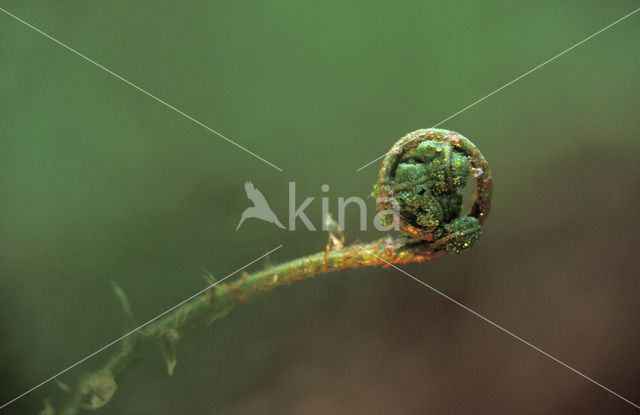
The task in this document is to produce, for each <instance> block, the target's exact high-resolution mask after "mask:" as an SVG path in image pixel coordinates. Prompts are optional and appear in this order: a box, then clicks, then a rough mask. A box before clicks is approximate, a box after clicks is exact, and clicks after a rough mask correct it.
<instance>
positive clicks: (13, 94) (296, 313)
mask: <svg viewBox="0 0 640 415" xmlns="http://www.w3.org/2000/svg"><path fill="white" fill-rule="evenodd" d="M636 6H637V2H635V1H618V2H602V1H588V2H585V1H578V0H572V1H557V0H554V1H550V0H544V1H538V2H512V1H485V2H473V1H453V2H431V1H407V2H397V3H396V2H383V1H373V2H371V1H369V2H365V1H357V2H339V1H322V2H309V1H302V2H299V1H275V2H259V1H189V2H179V3H176V2H166V1H153V2H151V1H139V2H129V1H126V2H125V1H110V2H96V1H79V0H68V1H65V2H50V1H28V2H24V1H17V0H3V1H2V2H0V7H2V8H5V9H7V10H8V11H10V12H11V13H14V14H16V15H17V16H19V17H21V18H23V19H25V20H26V21H28V22H29V23H31V24H33V25H34V26H36V27H38V28H39V29H41V30H43V31H45V32H46V33H48V34H50V35H51V36H53V37H55V38H57V39H59V40H60V41H62V42H65V43H67V44H68V45H69V46H71V47H72V48H75V49H76V50H78V51H79V52H81V53H84V54H86V55H87V56H89V57H90V58H92V59H95V60H96V61H97V62H99V63H101V64H103V65H105V66H106V67H108V68H109V69H111V70H113V71H115V72H117V73H119V74H121V75H122V76H123V77H125V78H126V79H128V80H130V81H132V82H134V83H136V84H138V85H140V86H141V87H142V88H145V89H147V90H148V91H149V92H151V93H152V94H155V95H157V96H158V97H160V98H162V99H164V100H166V101H167V102H169V103H170V104H172V105H174V106H176V107H177V108H179V109H181V110H183V111H185V112H186V113H187V114H189V115H191V116H193V117H194V118H196V119H197V120H199V121H201V122H203V123H204V124H206V125H208V126H210V127H212V128H214V129H216V130H218V131H220V132H221V133H222V134H225V135H227V136H228V137H230V138H232V139H234V140H236V141H237V142H238V143H240V144H242V145H243V146H246V147H247V148H249V149H251V150H252V151H253V152H255V153H257V154H259V155H260V156H262V157H264V158H265V159H267V160H269V161H271V162H272V163H274V164H276V165H278V166H280V167H281V168H283V169H284V170H285V171H284V173H281V172H278V171H276V170H275V169H273V168H271V167H269V166H268V165H266V164H264V163H263V162H261V161H259V160H257V159H255V158H253V157H252V156H250V155H249V154H247V153H244V152H242V151H240V150H239V149H237V148H235V147H234V146H232V145H230V144H229V143H227V142H225V141H223V140H222V139H220V138H219V137H217V136H215V135H213V134H211V133H209V132H208V131H206V130H204V129H203V128H201V127H199V126H198V125H196V124H194V123H193V122H191V121H189V120H187V119H185V118H184V117H182V116H180V115H178V114H176V113H175V112H172V111H171V110H169V109H168V108H166V107H164V106H162V105H161V104H159V103H157V102H155V101H153V100H152V99H150V98H149V97H147V96H145V95H143V94H141V93H140V92H139V91H136V90H135V89H133V88H132V87H130V86H128V85H126V84H124V83H123V82H121V81H119V80H118V79H116V78H114V77H112V76H111V75H109V74H107V73H106V72H104V71H102V70H100V69H99V68H97V67H95V66H93V65H91V64H89V63H88V62H86V61H84V60H82V59H81V58H80V57H78V56H76V55H73V54H72V53H71V52H69V51H67V50H65V49H64V48H62V47H60V46H59V45H56V44H55V43H53V42H52V41H51V40H49V39H46V38H45V37H43V36H42V35H40V34H38V33H36V32H35V31H33V30H31V29H29V28H28V27H26V26H24V25H23V24H21V23H19V22H17V21H15V20H14V19H12V18H10V17H9V16H7V15H5V14H3V13H0V209H1V210H2V212H1V215H0V339H1V340H0V379H1V380H0V402H2V403H4V402H6V401H8V400H10V399H12V398H14V397H15V396H17V395H18V394H20V393H22V392H24V391H25V390H26V389H28V388H30V387H32V386H34V385H36V384H37V383H39V382H41V381H42V380H44V379H46V378H47V377H49V376H51V375H53V374H54V373H56V372H58V371H59V370H62V369H63V368H65V367H67V366H68V365H70V364H71V363H73V362H75V361H77V360H79V359H80V358H82V357H84V356H86V355H87V354H89V353H91V352H93V351H95V350H96V349H98V348H99V347H101V346H103V345H105V344H106V343H108V342H109V341H111V340H113V339H115V338H117V337H118V336H120V335H121V334H122V333H123V331H124V318H123V316H122V313H121V311H120V309H119V306H118V304H117V302H116V300H115V298H114V296H113V294H112V292H111V287H110V281H111V280H114V281H117V282H118V284H120V286H121V287H122V288H123V289H124V290H125V291H126V292H127V294H128V295H129V298H130V300H131V303H132V307H133V310H134V313H135V317H136V319H137V321H138V322H139V323H142V322H144V321H147V320H148V319H150V318H152V317H153V316H155V315H156V314H158V313H160V312H161V311H164V310H165V309H167V308H169V307H170V306H172V305H174V304H175V303H177V302H179V301H181V300H182V299H184V298H186V297H188V296H190V295H191V294H192V293H194V292H196V291H198V290H200V289H202V288H203V287H204V286H205V281H204V280H203V278H202V276H203V275H205V274H207V273H208V272H211V273H213V274H214V275H216V276H218V277H222V276H225V275H227V274H228V273H230V272H232V271H233V270H235V269H237V268H238V267H240V266H242V265H244V264H246V263H247V262H249V261H250V260H252V259H254V258H256V257H258V256H260V255H262V254H263V253H264V252H266V251H268V250H270V249H272V248H273V247H275V246H277V245H279V244H284V247H283V248H282V249H280V250H279V251H277V252H276V253H275V254H274V255H273V257H272V261H273V262H276V263H277V262H283V261H286V260H288V259H293V258H296V257H298V256H301V255H305V254H309V253H312V252H316V251H319V250H321V249H322V248H323V246H324V243H325V238H326V235H324V234H322V233H321V232H309V231H306V230H304V229H299V230H297V231H295V232H289V231H284V230H280V229H277V228H276V227H275V226H273V225H270V224H267V223H262V222H259V221H257V220H250V221H248V222H246V223H245V225H243V227H242V228H241V229H240V230H239V231H238V232H235V226H236V224H237V222H238V220H239V218H240V214H241V213H242V211H243V210H244V209H245V208H246V207H248V200H247V199H246V198H245V194H244V189H243V183H244V182H245V181H247V180H250V181H253V182H254V184H255V185H256V186H257V187H258V188H259V189H260V190H261V191H262V192H263V193H264V194H265V195H266V196H267V198H268V199H269V201H270V203H271V205H272V207H273V209H274V211H275V212H276V213H277V214H278V215H279V216H280V218H281V220H285V221H286V216H287V204H288V201H287V183H288V182H289V181H295V182H297V186H298V197H299V199H302V198H305V197H307V196H316V201H315V202H314V203H313V204H312V206H311V208H310V209H308V210H307V212H308V213H309V216H310V218H311V219H312V221H314V222H316V223H319V220H320V215H321V213H320V203H319V200H317V198H319V197H321V196H322V195H323V194H322V193H321V191H320V186H321V185H322V184H325V183H326V184H329V185H330V186H331V190H330V191H329V192H328V194H327V195H328V196H329V197H330V198H331V209H332V210H334V211H335V209H336V206H337V197H338V196H365V195H368V194H369V193H370V191H371V187H372V184H373V182H374V181H375V176H376V174H377V169H378V166H379V163H376V164H374V165H372V166H370V167H368V168H367V169H365V170H363V171H361V172H359V173H356V169H357V168H359V167H360V166H362V165H363V164H365V163H367V162H369V161H370V160H372V159H373V158H375V157H378V156H380V155H381V154H383V153H384V152H386V151H387V150H388V149H389V148H390V147H391V145H392V144H393V143H394V142H395V141H396V140H397V139H399V138H400V137H401V136H402V135H404V134H405V133H407V132H409V131H412V130H416V129H418V128H427V127H430V126H432V125H434V124H435V123H437V122H439V121H441V120H442V119H444V118H446V117H448V116H449V115H451V114H453V113H455V112H456V111H458V110H460V109H461V108H463V107H465V106H466V105H468V104H470V103H472V102H473V101H475V100H476V99H478V98H481V97H482V96H484V95H485V94H487V93H489V92H491V91H493V90H494V89H496V88H498V87H499V86H501V85H503V84H505V83H506V82H508V81H510V80H511V79H513V78H515V77H516V76H518V75H520V74H522V73H524V72H526V71H528V70H529V69H531V68H533V67H534V66H536V65H538V64H539V63H542V62H543V61H545V60H546V59H548V58H549V57H551V56H553V55H554V54H556V53H559V52H561V51H562V50H564V49H566V48H568V47H569V46H571V45H573V44H574V43H576V42H578V41H580V40H582V39H584V38H585V37H587V36H588V35H590V34H592V33H594V32H595V31H597V30H599V29H601V28H602V27H604V26H606V25H607V24H609V23H611V22H612V21H614V20H616V19H618V18H620V17H622V16H623V15H625V14H626V13H629V12H630V11H632V10H633V9H634V8H635V7H636ZM639 36H640V14H638V15H634V16H632V17H630V18H629V19H627V20H625V21H624V22H622V23H620V24H618V25H616V26H614V27H613V28H611V29H609V30H608V31H606V32H604V33H602V34H601V35H599V36H597V37H596V38H594V39H592V40H590V41H588V42H587V43H585V44H584V45H582V46H580V47H578V48H576V49H575V50H573V51H571V52H570V53H567V54H566V55H564V56H562V57H561V58H559V59H558V60H557V61H554V62H552V63H550V64H549V65H547V66H544V67H543V68H541V69H539V70H538V71H536V72H534V73H532V74H531V75H529V76H528V77H526V78H524V79H522V80H521V81H519V82H517V83H515V84H514V85H511V86H509V87H508V88H506V89H504V90H503V91H501V92H500V93H498V94H496V95H494V96H492V97H490V98H488V99H487V100H486V101H484V102H482V103H480V104H479V105H477V106H475V107H473V108H471V109H469V110H468V111H466V112H464V113H463V114H461V115H458V116H457V117H455V118H453V119H451V120H450V121H448V122H446V123H445V124H444V125H442V127H443V128H448V129H452V130H456V131H459V132H460V133H462V134H464V135H465V136H467V137H469V138H470V139H471V140H472V141H474V142H475V143H476V144H477V145H478V147H479V148H480V149H481V150H482V151H483V153H484V154H485V156H486V157H487V159H488V160H489V162H490V164H491V167H492V170H493V173H494V178H495V197H494V209H493V211H492V214H491V217H490V218H489V221H488V223H487V226H486V227H485V232H484V233H485V234H484V237H483V238H482V239H481V241H480V242H479V243H478V244H477V246H476V247H474V248H473V249H472V250H471V251H469V252H467V253H465V254H464V255H460V256H455V257H453V256H449V257H445V258H442V259H438V260H436V261H432V262H429V263H424V264H413V265H407V266H405V267H404V269H406V270H407V271H408V272H411V273H412V274H413V275H415V276H416V277H419V278H421V279H423V280H424V281H426V282H427V283H429V284H431V285H433V286H434V287H435V288H438V289H440V290H442V291H444V292H445V293H447V294H448V295H450V296H452V297H453V298H455V299H457V300H459V301H460V302H462V303H464V304H465V305H467V306H469V307H471V308H472V309H474V310H476V311H477V312H479V313H481V314H483V315H485V316H486V317H488V318H489V319H492V320H493V321H495V322H496V323H498V324H500V325H503V326H504V327H505V328H507V329H509V330H512V331H513V332H514V333H516V334H517V335H519V336H521V337H523V338H524V339H526V340H528V341H530V342H532V343H533V344H535V345H536V346H538V347H540V348H542V349H543V350H545V351H546V352H548V353H550V354H552V355H554V356H555V357H557V358H558V359H560V360H562V361H563V362H566V363H567V364H569V365H571V366H573V367H575V368H577V369H578V370H580V371H582V372H584V373H585V374H587V375H588V376H591V377H593V378H594V379H596V380H597V381H599V382H601V383H602V384H604V385H605V386H607V387H609V388H611V389H613V390H614V391H616V392H617V393H619V394H621V395H622V396H625V397H626V398H628V399H630V400H632V401H634V402H636V403H637V402H640V390H638V385H639V384H640V363H638V359H637V351H638V345H639V342H640V335H639V334H638V327H639V325H640V305H639V304H640V302H639V301H638V300H637V298H636V297H637V293H638V292H639V290H640V282H639V280H638V269H639V267H640V259H639V257H640V256H639V255H638V248H640V244H639V243H638V230H639V226H638V225H639V220H638V214H637V206H638V204H639V202H640V197H639V196H638V189H639V188H640V186H639V185H640V166H639V164H638V158H637V157H638V150H640V146H639V145H638V138H639V135H640V125H639V123H638V110H639V108H640V94H639V92H640V88H639V83H638V77H637V75H638V70H639V68H640V48H638V39H639ZM374 204H375V203H374V200H373V199H369V208H370V209H369V211H370V212H373V209H374ZM349 213H350V216H349V217H348V220H347V229H346V232H345V233H346V237H347V242H348V243H352V242H355V241H357V240H363V241H367V240H371V239H373V238H375V237H377V236H378V235H377V234H376V233H375V232H360V231H359V230H358V226H357V220H356V216H357V211H356V209H352V210H350V212H349ZM285 223H286V222H285ZM299 228H300V227H299ZM258 268H260V267H259V266H253V267H252V268H251V269H258ZM108 355H109V352H108V351H107V352H104V353H102V354H101V355H99V356H96V357H95V358H94V359H92V360H90V361H88V362H86V363H84V364H82V365H81V366H79V367H77V368H75V369H73V370H72V371H70V372H69V373H67V374H65V375H64V376H62V377H61V380H62V381H67V382H70V381H72V380H73V379H74V378H75V377H76V376H78V375H80V374H82V373H85V372H88V371H90V370H91V369H92V368H94V367H97V365H98V364H99V363H101V362H102V361H103V360H104V359H105V358H106V357H107V356H108ZM57 393H58V392H57V387H56V386H55V384H54V383H51V384H47V385H46V386H43V387H42V388H41V389H38V390H37V391H35V392H33V393H31V394H30V395H28V396H26V397H24V398H23V399H21V400H19V401H18V402H16V403H14V404H13V405H12V406H11V407H8V408H6V409H5V410H4V411H3V412H6V413H35V412H37V410H39V409H40V407H41V406H42V402H43V400H44V399H45V398H46V397H48V396H52V395H56V394H57ZM632 410H634V408H633V407H632V406H630V405H629V404H627V403H625V402H623V401H622V400H620V399H618V398H616V397H614V396H613V395H611V394H609V393H607V392H606V391H604V390H602V389H600V388H598V387H597V386H595V385H593V384H592V383H589V382H588V381H586V380H585V379H583V378H581V377H580V376H578V375H576V374H575V373H572V372H571V371H569V370H567V369H566V368H564V367H562V366H560V365H558V364H557V363H555V362H553V361H551V360H550V359H548V358H546V357H544V356H542V355H541V354H540V353H538V352H536V351H534V350H533V349H531V348H528V347H527V346H525V345H523V344H522V343H519V342H517V341H516V340H514V339H513V338H510V337H508V336H506V335H505V334H504V333H501V332H500V331H498V330H497V329H495V328H494V327H492V326H490V325H488V324H487V323H485V322H483V321H482V320H480V319H478V318H477V317H475V316H473V315H472V314H470V313H468V312H466V311H464V310H462V309H460V308H459V307H458V306H456V305H455V304H453V303H451V302H449V301H447V300H446V299H444V298H442V297H440V296H437V295H436V294H434V293H433V292H431V291H429V290H427V289H425V288H424V287H422V286H420V285H419V284H417V283H416V282H415V281H412V280H410V279H409V278H407V277H406V276H404V275H402V274H401V273H399V272H397V271H394V270H393V269H360V270H353V271H345V272H341V273H339V274H330V275H326V276H323V277H321V278H317V279H316V280H313V281H306V282H303V283H299V284H297V285H293V286H291V287H290V288H286V289H280V290H277V291H276V292H273V293H271V294H269V295H266V296H264V297H262V298H260V299H258V300H255V301H252V302H250V303H248V304H245V305H243V306H241V307H239V308H237V309H236V310H235V311H233V312H232V313H231V314H230V315H229V316H227V317H226V318H224V319H222V320H219V321H217V322H216V323H215V324H213V325H212V326H211V327H209V328H208V329H206V330H203V331H200V332H197V333H193V334H190V335H188V336H187V337H186V338H185V339H184V340H183V341H181V342H180V344H179V345H178V365H177V368H176V372H175V374H174V375H173V376H171V377H169V376H168V375H167V374H166V370H165V367H164V363H163V361H162V360H161V358H160V357H159V356H154V357H152V358H150V359H147V360H146V361H144V362H143V363H142V364H141V365H140V366H138V367H137V368H136V369H135V370H133V371H132V372H131V373H130V375H129V376H128V377H127V378H126V379H125V380H124V381H123V382H121V384H120V385H119V388H118V391H117V392H116V395H115V396H114V398H113V400H112V401H111V402H110V403H109V405H107V406H106V407H104V408H103V409H102V410H101V411H100V413H104V414H122V413H132V414H157V413H167V414H169V413H189V414H238V415H239V414H263V413H280V414H326V413H334V414H353V413H367V414H388V413H402V414H415V413H434V414H435V413H437V414H440V413H469V412H474V413H491V414H495V413H514V412H517V413H626V412H629V413H631V412H632Z"/></svg>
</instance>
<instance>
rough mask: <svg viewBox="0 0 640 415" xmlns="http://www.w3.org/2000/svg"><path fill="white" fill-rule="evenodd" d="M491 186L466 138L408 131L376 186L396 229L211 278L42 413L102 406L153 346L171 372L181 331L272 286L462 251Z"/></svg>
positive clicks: (477, 229)
mask: <svg viewBox="0 0 640 415" xmlns="http://www.w3.org/2000/svg"><path fill="white" fill-rule="evenodd" d="M469 177H472V178H473V180H474V181H475V185H476V186H475V194H474V197H473V200H472V201H471V207H470V210H469V211H468V212H467V213H466V214H465V215H462V214H461V212H462V199H463V197H462V189H463V188H464V186H465V184H466V183H467V180H468V178H469ZM491 191H492V177H491V172H490V170H489V165H488V164H487V161H486V160H485V158H484V156H483V155H482V153H480V151H479V150H478V149H477V147H476V146H475V145H474V144H473V143H472V142H471V141H469V140H468V139H467V138H465V137H463V136H462V135H460V134H458V133H456V132H453V131H447V130H442V129H424V130H418V131H414V132H412V133H409V134H407V135H406V136H404V137H403V138H402V139H400V140H399V141H398V142H397V143H396V144H395V145H394V146H393V147H392V148H391V150H390V151H389V153H388V154H387V155H386V157H385V159H384V161H383V163H382V168H381V170H380V173H379V176H378V182H377V184H376V185H375V192H374V194H375V195H376V196H377V199H378V209H379V210H381V211H383V212H384V213H385V215H384V216H383V221H384V222H385V223H386V225H387V226H391V225H394V226H393V227H394V228H395V229H398V230H399V231H400V234H399V235H394V236H388V237H386V238H382V239H379V240H377V241H373V242H370V243H367V244H358V245H351V246H346V247H344V246H343V241H344V238H343V236H342V232H341V231H340V229H339V228H337V229H333V230H332V231H331V232H330V239H329V244H328V245H327V247H326V249H325V250H324V251H321V252H318V253H317V254H314V255H310V256H306V257H303V258H298V259H294V260H292V261H289V262H286V263H283V264H280V265H276V266H273V267H270V268H268V269H264V270H261V271H258V272H255V273H253V274H245V275H243V276H242V277H240V278H238V279H236V280H235V281H232V282H228V283H213V284H211V285H210V286H209V289H208V290H206V291H205V292H203V293H202V294H201V295H199V296H197V297H195V298H193V299H191V300H190V301H188V302H186V303H184V304H182V305H181V306H180V307H177V308H176V309H175V310H172V311H171V312H170V313H167V314H166V315H164V316H163V317H162V318H160V319H158V320H156V321H153V323H151V324H149V325H147V326H145V327H144V328H143V329H141V330H138V331H136V332H134V333H133V334H131V335H130V336H128V337H126V338H125V339H124V340H123V341H122V344H121V348H120V350H119V351H117V352H115V353H114V354H113V355H112V356H111V357H110V358H109V359H108V360H107V361H106V363H105V364H104V365H102V367H100V368H99V369H98V370H96V371H95V372H93V373H90V374H86V375H83V376H81V377H79V378H78V379H77V380H76V382H75V383H74V384H73V385H71V386H66V385H64V388H63V395H64V397H63V399H62V400H61V402H59V404H58V405H55V407H54V405H53V403H52V402H53V401H47V403H46V405H45V409H43V411H42V412H41V413H42V414H46V415H51V414H63V415H72V414H76V413H78V412H79V411H81V410H95V409H98V408H100V407H102V406H103V405H105V404H106V403H107V402H108V401H109V400H110V399H111V397H112V396H113V395H114V393H115V391H116V388H117V385H118V383H120V381H121V380H122V378H123V377H124V376H125V375H126V373H127V372H128V371H129V370H131V368H132V367H133V366H135V365H136V363H138V362H139V361H141V360H142V359H144V358H146V357H148V356H150V355H152V354H154V353H157V352H161V353H162V355H163V356H164V358H165V361H166V364H167V370H168V372H169V374H172V373H173V371H174V369H175V366H176V362H177V358H176V355H177V351H176V345H177V343H178V341H179V340H180V339H181V338H182V337H183V336H184V335H185V334H186V333H188V332H190V331H192V330H194V329H200V328H204V327H206V326H208V325H209V324H211V323H212V322H213V321H215V320H216V319H218V318H221V317H223V316H225V315H226V314H227V313H229V311H231V310H232V309H233V308H234V307H236V306H237V305H239V304H242V303H244V302H246V301H248V300H249V299H251V298H253V297H256V296H258V295H262V294H264V293H266V292H268V291H271V290H273V289H275V288H277V287H282V286H286V285H290V284H291V283H293V282H295V281H301V280H305V279H309V278H313V277H315V276H318V275H321V274H326V273H329V272H335V271H341V270H344V269H350V268H360V267H369V266H383V267H387V266H388V264H404V263H409V262H421V261H425V260H429V259H435V258H438V257H440V256H442V255H445V254H447V253H455V254H458V253H461V252H463V251H464V250H465V249H468V248H470V247H471V246H472V245H473V244H474V243H475V242H476V241H477V240H478V239H479V238H480V236H481V234H482V230H481V226H482V225H483V224H484V222H485V220H486V219H487V215H488V214H489V210H490V207H491ZM387 212H389V213H387ZM328 220H329V219H328ZM336 226H337V224H336ZM330 230H331V229H330ZM116 292H117V293H118V297H119V298H120V301H121V303H122V304H124V305H125V306H124V307H125V309H126V310H127V314H128V315H131V314H130V311H128V308H129V306H128V301H127V300H126V297H125V296H124V293H123V292H122V290H120V289H119V288H118V289H117V290H116ZM56 408H57V409H56Z"/></svg>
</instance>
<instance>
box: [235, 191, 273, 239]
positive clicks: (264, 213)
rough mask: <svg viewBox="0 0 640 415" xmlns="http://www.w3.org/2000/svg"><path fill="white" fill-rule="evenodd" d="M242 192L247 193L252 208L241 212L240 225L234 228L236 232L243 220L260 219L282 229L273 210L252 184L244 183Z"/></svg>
mask: <svg viewBox="0 0 640 415" xmlns="http://www.w3.org/2000/svg"><path fill="white" fill-rule="evenodd" d="M244 190H245V191H246V192H247V197H248V198H249V200H251V201H252V202H253V206H252V207H249V208H247V209H245V211H244V212H242V217H241V218H240V223H238V226H236V230H238V229H239V228H240V225H242V222H244V220H245V219H249V218H257V219H262V220H264V221H266V222H270V223H273V224H275V225H276V226H278V227H279V228H281V229H284V225H283V224H282V223H280V221H279V220H278V217H277V216H276V214H275V213H273V210H271V207H269V204H268V203H267V199H265V198H264V196H263V195H262V193H260V190H258V189H256V188H255V187H253V183H251V182H246V183H245V184H244Z"/></svg>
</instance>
